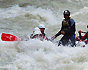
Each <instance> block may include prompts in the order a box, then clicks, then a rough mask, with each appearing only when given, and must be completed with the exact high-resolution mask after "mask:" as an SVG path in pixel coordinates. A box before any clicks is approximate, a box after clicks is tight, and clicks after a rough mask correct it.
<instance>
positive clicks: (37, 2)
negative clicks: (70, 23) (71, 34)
mask: <svg viewBox="0 0 88 70" xmlns="http://www.w3.org/2000/svg"><path fill="white" fill-rule="evenodd" d="M67 9H68V10H70V12H71V17H72V18H73V19H74V20H75V22H76V36H78V31H79V30H82V31H88V29H87V27H86V26H87V24H88V0H0V36H1V34H2V33H10V34H13V35H16V36H18V37H20V38H23V40H26V39H28V37H29V35H30V34H31V33H32V32H33V30H34V28H35V27H37V26H38V25H39V24H44V25H45V27H46V30H45V33H46V34H47V36H48V37H49V38H50V37H52V36H53V35H55V34H56V33H57V32H58V31H59V30H60V28H61V22H62V20H63V11H64V10H67ZM83 35H84V34H83ZM61 37H62V35H61V36H59V37H58V38H57V39H55V40H54V41H53V42H50V41H40V40H29V41H17V42H3V41H1V40H0V70H88V45H85V47H84V48H83V47H81V46H79V45H78V46H77V47H69V46H59V47H58V46H57V43H56V41H58V40H60V39H61Z"/></svg>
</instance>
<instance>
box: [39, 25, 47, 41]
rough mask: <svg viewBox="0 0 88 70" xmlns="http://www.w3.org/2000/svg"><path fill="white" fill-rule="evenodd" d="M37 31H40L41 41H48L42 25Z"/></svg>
mask: <svg viewBox="0 0 88 70" xmlns="http://www.w3.org/2000/svg"><path fill="white" fill-rule="evenodd" d="M38 27H39V29H40V31H41V39H42V40H43V39H45V40H48V37H47V36H46V34H45V26H44V25H43V24H39V26H38Z"/></svg>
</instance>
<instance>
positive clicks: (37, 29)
mask: <svg viewBox="0 0 88 70" xmlns="http://www.w3.org/2000/svg"><path fill="white" fill-rule="evenodd" d="M36 34H41V32H40V29H39V28H38V27H36V28H35V29H34V33H33V35H36Z"/></svg>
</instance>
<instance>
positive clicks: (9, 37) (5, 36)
mask: <svg viewBox="0 0 88 70" xmlns="http://www.w3.org/2000/svg"><path fill="white" fill-rule="evenodd" d="M1 40H2V41H22V39H21V38H18V37H17V36H14V35H12V34H6V33H2V35H1Z"/></svg>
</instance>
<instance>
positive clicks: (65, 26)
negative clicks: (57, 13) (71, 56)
mask: <svg viewBox="0 0 88 70" xmlns="http://www.w3.org/2000/svg"><path fill="white" fill-rule="evenodd" d="M74 24H75V21H74V20H73V19H71V18H69V19H67V20H65V19H64V20H63V21H62V26H63V31H64V32H68V31H69V30H71V27H72V26H73V25H74Z"/></svg>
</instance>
